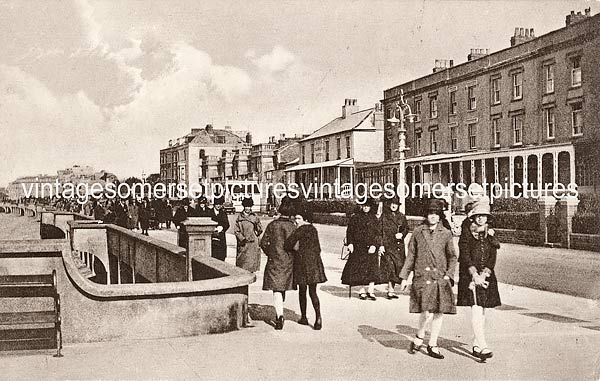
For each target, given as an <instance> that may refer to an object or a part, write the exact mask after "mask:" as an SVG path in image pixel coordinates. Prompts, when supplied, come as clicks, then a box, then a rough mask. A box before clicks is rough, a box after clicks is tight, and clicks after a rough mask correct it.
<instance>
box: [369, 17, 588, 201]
mask: <svg viewBox="0 0 600 381" xmlns="http://www.w3.org/2000/svg"><path fill="white" fill-rule="evenodd" d="M599 34H600V15H595V16H591V14H590V10H589V9H586V10H585V13H583V14H582V13H581V12H579V13H577V14H575V13H574V12H572V13H571V14H570V15H568V16H567V17H566V26H565V27H564V28H561V29H558V30H555V31H552V32H550V33H548V34H545V35H543V36H540V37H536V36H535V33H534V30H533V29H525V28H516V29H515V33H514V35H513V36H512V37H511V38H510V43H511V46H510V47H508V48H506V49H504V50H501V51H498V52H495V53H491V54H490V53H489V51H488V50H486V49H472V50H471V52H470V54H469V55H468V57H467V62H465V63H462V64H460V65H456V66H454V62H453V61H438V62H436V67H435V69H434V72H433V73H432V74H430V75H427V76H425V77H421V78H417V79H415V80H412V81H409V82H407V83H404V84H401V85H399V86H396V87H393V88H390V89H388V90H385V91H384V99H383V101H382V102H383V107H384V110H385V113H386V119H388V118H391V117H392V116H393V113H394V111H393V110H394V104H395V102H396V101H397V100H398V99H399V97H400V93H401V91H403V92H404V98H405V100H406V101H407V102H408V103H409V105H410V106H411V108H412V111H413V113H414V114H416V120H415V122H414V123H406V124H405V127H406V129H407V135H406V142H407V146H408V147H409V150H408V151H407V152H406V157H407V159H406V161H405V168H406V179H407V182H408V183H411V182H417V181H418V182H442V183H447V182H455V183H456V182H464V183H467V184H469V183H471V182H478V183H481V182H482V181H483V180H484V179H485V180H486V181H487V182H488V183H489V182H499V183H504V182H507V183H510V184H513V183H523V182H526V183H528V184H529V187H531V188H532V189H543V185H542V184H546V183H552V184H553V185H552V186H555V184H557V183H559V182H560V183H562V184H564V185H567V184H569V183H573V182H574V183H576V184H578V186H579V191H580V192H586V191H591V190H595V189H596V187H597V186H598V185H599V184H600V181H599V177H600V176H599V171H598V169H597V168H600V167H599V165H600V159H599V156H600V151H599V150H598V149H594V146H595V145H596V146H597V144H598V142H600V128H599V122H600V120H599V113H598V110H600V94H599V91H600V70H598V68H599V67H600V38H599ZM398 144H399V138H398V128H397V127H392V126H391V125H390V123H389V122H387V121H386V122H385V131H384V152H385V161H384V162H383V163H380V164H375V165H368V166H362V167H361V168H360V169H359V170H358V172H357V180H359V181H366V182H370V181H379V182H394V183H397V179H398V160H397V157H398Z"/></svg>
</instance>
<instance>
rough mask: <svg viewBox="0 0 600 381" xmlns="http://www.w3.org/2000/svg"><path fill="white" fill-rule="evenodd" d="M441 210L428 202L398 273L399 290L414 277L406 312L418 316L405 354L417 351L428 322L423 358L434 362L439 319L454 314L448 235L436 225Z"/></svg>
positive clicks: (438, 202) (437, 204)
mask: <svg viewBox="0 0 600 381" xmlns="http://www.w3.org/2000/svg"><path fill="white" fill-rule="evenodd" d="M443 209H444V204H443V202H442V201H441V200H437V199H434V200H431V201H430V202H429V205H428V208H427V211H426V220H425V223H424V224H423V225H420V226H418V227H417V228H415V230H414V231H413V234H412V237H411V238H410V242H409V244H408V255H407V256H406V262H405V263H404V266H403V267H402V271H400V278H402V283H401V284H400V289H401V290H405V289H406V286H407V284H408V283H407V281H406V279H408V276H409V274H410V273H411V272H413V273H414V276H413V284H412V287H411V290H410V312H411V313H419V314H421V315H420V317H419V329H418V331H417V334H416V337H415V338H414V340H413V341H412V342H411V343H410V348H409V352H410V353H411V354H412V353H415V351H417V350H418V349H419V348H420V347H421V345H422V344H423V339H424V338H425V326H426V325H427V323H429V322H430V321H431V335H430V338H429V345H427V354H428V355H429V356H431V357H433V358H436V359H443V358H444V355H442V354H441V353H440V351H439V349H438V346H437V340H438V337H439V335H440V331H441V329H442V322H443V316H444V314H455V313H456V306H455V304H454V294H453V293H452V285H453V277H454V271H455V268H456V261H457V260H456V254H455V253H454V243H453V241H452V233H451V232H450V231H449V230H448V229H446V228H445V227H443V226H442V223H441V222H440V214H441V212H442V211H443Z"/></svg>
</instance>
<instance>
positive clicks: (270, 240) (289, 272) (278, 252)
mask: <svg viewBox="0 0 600 381" xmlns="http://www.w3.org/2000/svg"><path fill="white" fill-rule="evenodd" d="M279 213H280V217H279V218H277V219H275V220H273V221H271V222H270V223H269V225H267V228H266V229H265V233H264V234H263V236H262V238H261V240H260V247H261V249H262V250H263V251H264V253H265V254H266V255H267V265H266V266H265V275H264V277H263V290H271V291H273V307H275V315H276V320H275V329H277V330H280V329H283V324H284V317H283V302H284V300H285V292H286V291H288V290H295V289H296V286H295V285H294V254H293V253H292V252H289V251H287V250H285V248H284V244H285V240H286V239H287V238H288V237H289V236H290V235H291V234H292V232H293V231H294V230H295V228H296V227H295V225H294V222H293V221H292V219H291V217H290V216H293V215H295V212H294V210H293V207H292V202H291V200H290V199H289V198H288V197H286V198H284V199H283V200H282V201H281V205H280V207H279Z"/></svg>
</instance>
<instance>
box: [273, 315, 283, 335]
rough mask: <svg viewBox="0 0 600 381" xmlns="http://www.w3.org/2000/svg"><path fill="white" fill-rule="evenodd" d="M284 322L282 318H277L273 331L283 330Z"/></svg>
mask: <svg viewBox="0 0 600 381" xmlns="http://www.w3.org/2000/svg"><path fill="white" fill-rule="evenodd" d="M284 322H285V319H284V318H283V315H282V316H278V317H277V321H275V329H276V330H278V331H280V330H282V329H283V323H284Z"/></svg>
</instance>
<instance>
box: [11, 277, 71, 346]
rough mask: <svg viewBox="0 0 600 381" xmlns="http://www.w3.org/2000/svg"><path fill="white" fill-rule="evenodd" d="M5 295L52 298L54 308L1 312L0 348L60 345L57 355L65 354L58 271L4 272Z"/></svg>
mask: <svg viewBox="0 0 600 381" xmlns="http://www.w3.org/2000/svg"><path fill="white" fill-rule="evenodd" d="M2 298H52V299H53V301H54V303H53V305H54V308H53V309H52V310H42V311H22V312H21V311H19V312H3V313H0V351H14V350H25V349H51V348H56V354H55V355H54V357H62V354H61V349H62V331H61V319H60V296H59V295H58V291H57V287H56V270H53V271H52V274H41V275H0V299H2ZM0 303H1V302H0Z"/></svg>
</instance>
